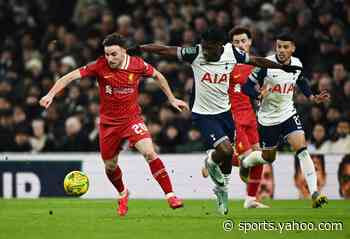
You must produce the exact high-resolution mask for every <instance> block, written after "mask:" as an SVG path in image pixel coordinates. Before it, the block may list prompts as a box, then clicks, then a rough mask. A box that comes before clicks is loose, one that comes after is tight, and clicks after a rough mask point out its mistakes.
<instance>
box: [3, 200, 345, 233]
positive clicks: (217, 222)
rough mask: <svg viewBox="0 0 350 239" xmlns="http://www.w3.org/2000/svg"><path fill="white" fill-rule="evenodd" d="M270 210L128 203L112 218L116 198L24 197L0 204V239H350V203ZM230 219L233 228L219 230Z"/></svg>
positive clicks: (294, 203) (275, 205)
mask: <svg viewBox="0 0 350 239" xmlns="http://www.w3.org/2000/svg"><path fill="white" fill-rule="evenodd" d="M266 203H267V204H269V205H271V206H272V208H270V209H249V210H247V209H243V208H242V204H243V201H231V202H230V212H229V214H228V215H227V216H221V215H219V214H218V213H217V212H216V205H215V201H213V200H185V208H182V209H178V210H172V209H170V208H168V205H167V203H166V201H165V200H132V199H131V200H130V201H129V213H128V215H127V216H125V217H123V218H120V217H118V216H117V214H116V210H115V209H116V206H117V203H116V200H83V199H75V198H72V199H71V198H69V199H67V198H65V199H37V200H30V199H27V200H26V199H24V200H23V199H22V200H18V199H17V200H0V238H1V239H2V238H4V239H31V238H35V239H38V238H51V239H54V238H57V239H63V238H84V239H85V238H86V239H95V238H101V239H102V238H104V239H105V238H122V239H127V238H152V239H153V238H176V239H180V238H181V239H182V238H191V239H194V238H200V239H205V238H210V239H213V238H220V239H222V238H258V239H264V238H293V239H294V238H308V239H309V238H317V239H321V238H327V239H328V238H334V239H335V238H336V239H341V238H350V202H349V201H338V200H337V201H330V202H329V204H328V205H327V207H326V208H322V209H312V208H310V201H308V200H276V201H268V202H266ZM226 219H231V220H232V221H233V222H234V224H235V227H234V229H233V230H232V231H230V232H225V231H224V230H223V222H224V221H225V220H226ZM264 220H267V222H272V221H274V222H276V223H278V222H280V223H282V222H292V221H293V220H294V221H295V222H314V223H320V222H323V221H331V222H339V221H341V222H342V223H343V230H341V231H340V230H338V231H301V230H299V231H283V232H282V233H280V232H279V231H262V230H260V231H250V232H247V233H244V231H240V230H239V223H242V222H247V221H250V222H264Z"/></svg>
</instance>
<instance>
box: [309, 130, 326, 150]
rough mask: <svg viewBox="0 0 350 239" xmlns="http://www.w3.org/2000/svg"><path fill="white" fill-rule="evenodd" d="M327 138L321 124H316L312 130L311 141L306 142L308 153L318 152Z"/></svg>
mask: <svg viewBox="0 0 350 239" xmlns="http://www.w3.org/2000/svg"><path fill="white" fill-rule="evenodd" d="M326 139H327V135H326V129H325V127H324V126H323V125H322V124H316V125H315V126H314V128H313V130H312V137H311V143H310V144H308V150H309V152H310V153H318V151H319V150H321V148H322V146H323V144H324V142H325V141H326Z"/></svg>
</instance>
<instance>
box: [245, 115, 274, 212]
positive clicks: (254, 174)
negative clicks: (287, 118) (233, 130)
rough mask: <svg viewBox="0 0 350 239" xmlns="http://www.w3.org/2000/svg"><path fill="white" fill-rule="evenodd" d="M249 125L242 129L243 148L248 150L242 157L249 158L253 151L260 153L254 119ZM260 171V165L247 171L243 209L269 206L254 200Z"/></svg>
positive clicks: (261, 169)
mask: <svg viewBox="0 0 350 239" xmlns="http://www.w3.org/2000/svg"><path fill="white" fill-rule="evenodd" d="M249 123H250V124H249V125H247V127H245V128H244V133H245V135H246V138H247V142H245V144H243V146H244V147H245V148H246V149H249V150H246V151H245V152H244V153H243V155H244V157H249V154H251V153H252V152H254V151H260V152H261V148H260V145H259V141H260V138H259V133H258V129H257V123H256V119H255V118H254V119H252V120H251V122H249ZM262 171H263V165H262V164H260V165H256V166H253V167H252V168H251V169H250V171H249V178H248V183H247V197H246V199H245V201H244V205H243V206H244V208H269V206H267V205H264V204H262V203H260V202H258V201H257V199H256V194H257V192H258V189H259V185H260V181H261V176H262Z"/></svg>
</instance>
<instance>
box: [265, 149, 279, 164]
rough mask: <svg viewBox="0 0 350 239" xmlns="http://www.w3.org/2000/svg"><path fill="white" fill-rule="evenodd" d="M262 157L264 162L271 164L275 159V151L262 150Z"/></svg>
mask: <svg viewBox="0 0 350 239" xmlns="http://www.w3.org/2000/svg"><path fill="white" fill-rule="evenodd" d="M262 157H263V159H264V160H265V161H267V162H269V163H273V161H275V159H276V151H275V150H263V152H262Z"/></svg>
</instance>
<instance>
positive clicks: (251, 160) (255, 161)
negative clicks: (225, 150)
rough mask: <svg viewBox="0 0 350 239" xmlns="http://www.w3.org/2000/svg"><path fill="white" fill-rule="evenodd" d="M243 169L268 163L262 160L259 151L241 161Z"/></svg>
mask: <svg viewBox="0 0 350 239" xmlns="http://www.w3.org/2000/svg"><path fill="white" fill-rule="evenodd" d="M241 162H242V164H243V167H245V168H250V167H253V166H256V165H259V164H267V163H268V162H267V161H266V160H264V159H263V157H262V152H261V151H253V152H251V153H250V154H248V156H246V157H245V158H244V159H243V160H242V161H241Z"/></svg>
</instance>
